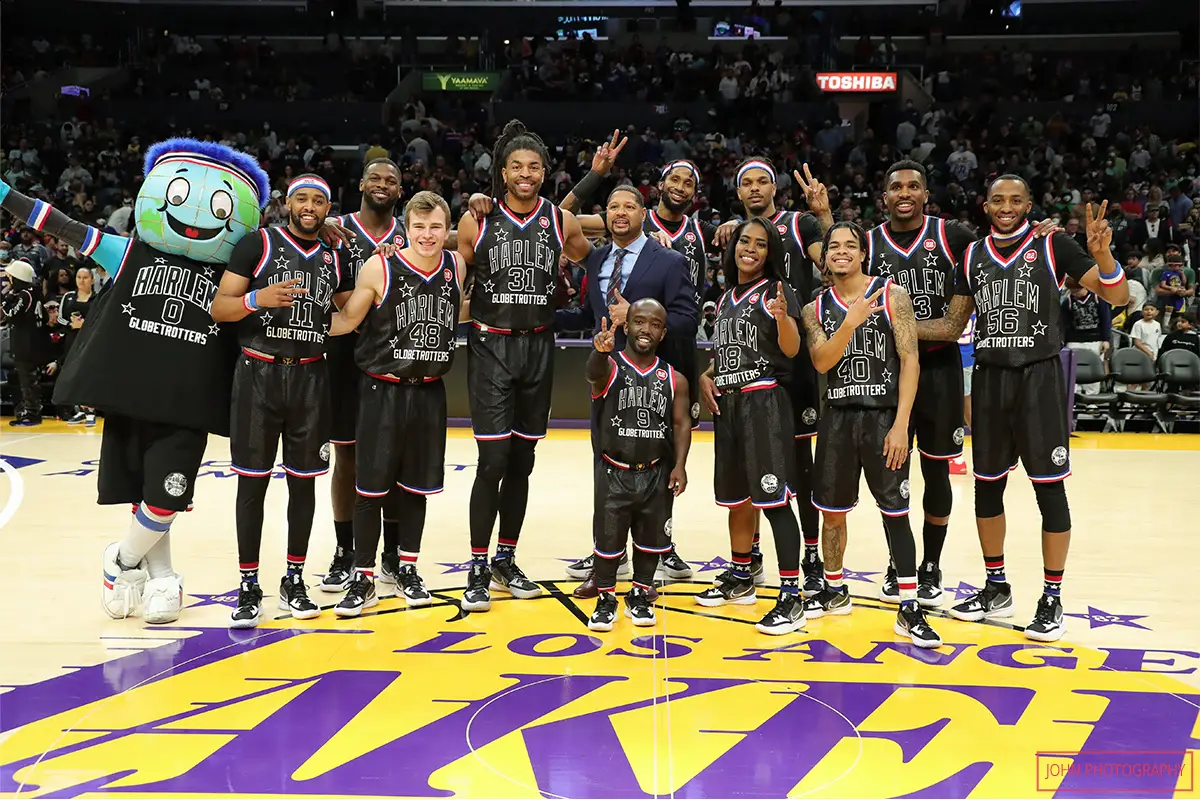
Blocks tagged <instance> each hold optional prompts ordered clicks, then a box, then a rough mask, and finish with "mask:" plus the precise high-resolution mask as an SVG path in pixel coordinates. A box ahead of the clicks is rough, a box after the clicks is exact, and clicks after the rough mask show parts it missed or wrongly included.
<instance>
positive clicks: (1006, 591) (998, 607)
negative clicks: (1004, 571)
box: [950, 581, 1013, 622]
mask: <svg viewBox="0 0 1200 800" xmlns="http://www.w3.org/2000/svg"><path fill="white" fill-rule="evenodd" d="M1012 615H1013V598H1012V587H1010V586H1009V585H1008V584H1007V583H996V582H995V581H988V582H987V583H985V584H984V586H983V589H982V590H980V591H978V592H976V593H975V594H973V595H971V596H970V597H968V598H967V599H966V600H964V601H963V602H961V603H959V604H958V605H953V606H950V616H952V617H954V618H955V619H961V620H963V621H965V622H979V621H980V620H982V619H985V618H986V619H1008V618H1009V617H1011V616H1012Z"/></svg>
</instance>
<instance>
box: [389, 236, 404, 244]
mask: <svg viewBox="0 0 1200 800" xmlns="http://www.w3.org/2000/svg"><path fill="white" fill-rule="evenodd" d="M392 241H393V242H395V243H396V247H404V237H403V236H399V235H396V236H393V237H392Z"/></svg>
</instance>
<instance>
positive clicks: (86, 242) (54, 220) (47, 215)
mask: <svg viewBox="0 0 1200 800" xmlns="http://www.w3.org/2000/svg"><path fill="white" fill-rule="evenodd" d="M0 205H2V206H3V207H4V210H5V211H7V212H9V213H10V214H12V215H13V216H14V217H16V218H17V219H19V220H24V221H25V223H26V224H27V225H29V227H31V228H33V229H34V230H38V231H41V232H43V233H48V234H50V235H51V236H54V237H56V238H58V239H62V240H63V241H64V242H66V243H67V244H69V245H71V246H72V247H74V248H75V249H76V250H77V251H78V252H79V254H80V255H83V256H88V257H90V258H91V259H92V260H93V261H95V262H96V263H97V264H99V265H100V266H102V267H104V269H105V270H106V271H107V272H108V273H109V274H110V275H112V276H113V277H114V278H115V277H116V275H117V273H118V272H120V271H121V265H122V264H123V263H125V256H126V254H127V253H128V252H129V247H130V246H131V245H132V244H133V239H127V238H125V237H124V236H117V235H116V234H112V233H101V232H100V231H99V230H97V229H96V228H93V227H92V226H91V225H85V224H84V223H82V222H78V221H76V220H73V219H71V218H70V217H68V216H67V215H66V214H64V213H63V212H61V211H59V210H58V209H56V208H54V207H53V206H51V205H50V204H49V203H44V202H42V201H41V200H35V199H34V198H32V197H27V196H25V195H23V194H21V193H20V192H18V191H16V190H15V189H13V188H12V187H11V186H9V185H8V184H7V183H5V182H4V181H0Z"/></svg>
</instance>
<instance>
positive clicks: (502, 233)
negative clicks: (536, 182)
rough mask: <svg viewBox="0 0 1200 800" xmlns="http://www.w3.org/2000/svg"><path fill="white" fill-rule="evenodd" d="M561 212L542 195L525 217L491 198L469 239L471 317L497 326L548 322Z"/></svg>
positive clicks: (522, 326)
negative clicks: (492, 203)
mask: <svg viewBox="0 0 1200 800" xmlns="http://www.w3.org/2000/svg"><path fill="white" fill-rule="evenodd" d="M563 243H564V238H563V226H562V211H560V210H559V208H558V206H556V205H554V204H553V203H551V202H550V201H549V200H547V199H546V198H544V197H539V198H538V204H537V206H536V207H535V208H534V209H533V211H532V212H531V213H530V214H529V215H528V216H525V217H521V216H519V215H517V214H516V213H515V212H513V211H511V210H510V209H509V208H508V207H507V206H506V205H505V204H504V201H503V200H496V201H495V207H494V208H493V209H492V212H491V213H490V214H488V215H487V216H486V217H484V219H483V221H482V222H480V223H479V235H478V236H477V237H476V238H475V269H474V273H473V274H474V277H475V284H474V288H473V289H472V290H471V317H472V318H473V319H474V320H476V321H477V322H479V323H481V324H482V325H486V326H488V327H491V328H496V329H498V330H514V331H515V330H533V329H536V328H549V327H551V326H552V325H554V294H555V292H556V290H557V287H558V258H559V256H560V255H562V251H563Z"/></svg>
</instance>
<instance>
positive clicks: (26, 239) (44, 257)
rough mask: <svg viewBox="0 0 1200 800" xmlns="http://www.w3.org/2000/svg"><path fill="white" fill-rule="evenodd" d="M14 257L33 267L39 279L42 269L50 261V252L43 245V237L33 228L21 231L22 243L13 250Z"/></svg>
mask: <svg viewBox="0 0 1200 800" xmlns="http://www.w3.org/2000/svg"><path fill="white" fill-rule="evenodd" d="M12 257H13V258H14V259H16V260H18V261H24V262H25V263H27V264H29V266H31V267H33V272H34V274H35V275H38V276H39V277H40V276H41V274H42V268H43V267H44V266H45V264H46V262H47V261H49V260H50V251H49V250H47V249H46V246H45V245H43V244H42V240H41V237H40V236H39V235H38V233H37V231H35V230H34V229H33V228H22V229H21V243H20V244H19V245H17V246H16V247H14V248H13V250H12Z"/></svg>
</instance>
